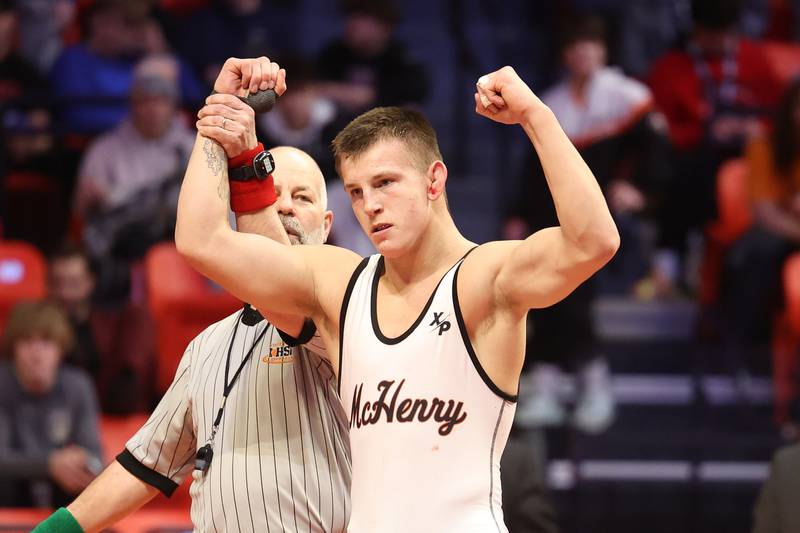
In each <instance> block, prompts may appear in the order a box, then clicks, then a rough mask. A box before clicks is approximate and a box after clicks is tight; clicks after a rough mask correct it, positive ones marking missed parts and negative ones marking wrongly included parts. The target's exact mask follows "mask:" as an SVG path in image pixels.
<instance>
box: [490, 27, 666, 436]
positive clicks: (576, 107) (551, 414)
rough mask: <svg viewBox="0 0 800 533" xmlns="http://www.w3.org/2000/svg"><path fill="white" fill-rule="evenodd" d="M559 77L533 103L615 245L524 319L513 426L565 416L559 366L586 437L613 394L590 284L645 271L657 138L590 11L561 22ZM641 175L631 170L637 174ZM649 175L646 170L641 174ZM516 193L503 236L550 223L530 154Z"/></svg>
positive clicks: (635, 88)
mask: <svg viewBox="0 0 800 533" xmlns="http://www.w3.org/2000/svg"><path fill="white" fill-rule="evenodd" d="M562 42H563V44H562V61H563V64H564V66H565V70H566V75H565V77H564V79H563V80H562V81H561V82H559V83H557V84H556V85H555V86H554V87H552V88H550V89H549V90H548V91H546V92H545V93H544V95H543V97H542V100H543V101H544V103H545V104H546V105H547V106H548V107H549V108H550V109H551V110H552V111H553V113H554V114H555V116H556V118H557V119H558V121H559V123H560V124H562V125H563V128H564V131H565V133H566V134H567V135H568V137H569V138H570V140H571V141H572V143H573V144H574V145H575V146H576V147H577V148H578V149H579V151H580V154H581V156H582V157H583V158H584V160H585V161H586V163H587V165H588V166H589V168H590V169H591V170H592V172H593V173H594V175H595V176H596V177H597V180H598V182H599V184H600V186H601V187H602V188H603V191H604V193H605V195H606V198H607V201H608V204H609V207H610V208H611V212H612V214H613V215H614V218H615V220H616V223H617V227H618V228H619V230H620V233H621V235H622V242H623V243H624V244H623V246H622V248H621V250H620V253H618V254H617V256H616V257H615V258H614V259H613V260H612V261H611V263H609V265H608V267H607V268H606V269H605V271H604V272H602V278H601V277H600V276H598V279H597V280H594V279H592V280H589V281H587V282H585V283H583V284H582V285H580V286H579V287H578V288H577V289H576V290H575V291H574V292H573V293H572V294H570V295H569V296H567V297H566V298H565V299H564V300H562V301H561V302H559V303H557V304H555V305H553V306H551V307H547V308H543V309H535V310H533V311H531V312H530V314H529V332H530V339H529V342H528V346H527V356H526V358H525V367H526V370H527V375H526V377H525V379H524V380H523V381H524V383H525V384H527V387H525V386H523V389H522V390H523V391H524V394H523V395H522V397H521V398H520V405H519V408H518V410H517V416H516V422H517V423H518V424H520V425H521V426H523V427H536V426H539V427H541V426H556V425H561V424H563V423H564V422H566V420H567V412H566V410H565V408H564V406H563V404H562V402H561V401H560V399H559V394H558V389H559V382H560V373H561V370H562V369H570V370H574V371H575V372H577V373H578V374H579V382H580V386H581V395H580V398H579V400H578V403H577V406H576V408H575V411H574V413H573V415H572V422H573V423H574V424H575V425H576V427H578V428H580V429H582V430H584V431H587V432H591V433H597V432H601V431H603V430H605V429H606V428H607V427H608V426H609V425H610V424H611V422H612V421H613V417H614V410H615V409H614V398H613V394H612V392H611V383H610V376H609V369H608V364H607V362H606V360H605V358H604V357H603V356H602V355H600V354H598V353H596V348H595V333H594V322H593V319H592V315H591V303H592V301H593V300H594V298H595V293H596V292H597V289H598V285H601V283H602V282H604V281H605V282H606V283H605V284H604V287H603V288H604V289H605V290H606V291H607V292H613V291H616V292H620V293H623V294H625V293H629V292H631V291H632V289H633V286H634V284H635V282H636V281H637V280H638V279H639V278H640V277H643V276H644V274H645V273H646V270H647V269H646V267H645V266H644V265H645V262H646V259H645V257H644V252H643V248H644V247H643V244H642V243H641V238H640V237H639V234H640V233H641V232H642V230H641V225H642V220H641V212H642V211H643V209H644V207H645V205H646V202H647V200H646V196H645V192H644V191H643V189H644V187H643V186H642V185H641V182H643V181H645V180H643V179H642V178H641V176H642V175H648V174H650V175H652V174H657V172H658V169H657V168H656V169H655V171H653V167H658V165H655V164H653V163H651V162H650V159H651V157H652V156H651V155H650V154H651V153H656V152H657V150H656V149H655V147H656V145H657V144H658V142H657V136H656V134H655V133H654V131H653V127H652V125H651V112H652V97H651V95H650V91H649V90H648V89H647V87H646V86H644V85H643V84H641V83H639V82H638V81H636V80H634V79H631V78H628V77H626V76H625V75H624V74H622V73H621V72H620V71H619V70H617V69H615V68H613V67H610V66H608V65H607V63H606V61H607V48H606V44H605V26H604V24H603V22H602V20H601V19H599V18H597V17H594V16H591V15H581V16H575V17H570V19H569V26H568V27H567V28H566V31H565V32H564V35H563V38H562ZM639 169H641V170H639ZM649 171H652V172H649ZM520 183H521V190H520V191H518V193H517V194H515V195H514V205H513V206H512V208H511V212H510V213H509V215H510V216H509V217H508V219H507V220H506V222H505V226H504V237H505V238H506V239H522V238H524V237H525V236H526V235H528V234H530V232H531V231H536V230H538V229H541V228H545V227H549V226H552V225H555V224H556V223H557V217H556V209H555V207H554V204H553V201H552V197H551V195H550V192H549V190H548V187H547V181H546V180H545V176H544V172H543V170H542V166H541V163H540V162H539V158H538V157H537V156H536V154H531V155H530V156H529V157H528V159H527V162H526V164H525V165H524V167H523V176H522V179H521V182H520Z"/></svg>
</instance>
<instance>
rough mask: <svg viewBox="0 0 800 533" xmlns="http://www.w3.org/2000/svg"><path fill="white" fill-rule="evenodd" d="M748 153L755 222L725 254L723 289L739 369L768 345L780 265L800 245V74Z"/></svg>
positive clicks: (727, 332)
mask: <svg viewBox="0 0 800 533" xmlns="http://www.w3.org/2000/svg"><path fill="white" fill-rule="evenodd" d="M745 157H746V161H747V164H748V166H749V170H750V172H749V179H750V197H751V201H752V205H753V215H754V223H753V225H752V226H751V227H750V229H749V230H747V231H746V232H745V233H744V235H742V236H741V237H739V239H738V240H737V241H736V242H734V243H733V245H732V246H731V248H730V250H729V251H728V252H727V254H726V256H725V261H724V266H723V274H722V287H721V289H722V290H721V295H720V296H721V299H722V305H721V306H720V307H721V309H722V313H723V317H724V318H725V328H724V330H723V335H724V340H725V347H726V357H727V358H728V362H729V364H731V365H733V368H731V370H732V371H734V372H737V373H741V372H743V371H745V372H746V371H747V370H748V369H749V368H751V367H752V366H753V364H754V363H757V362H758V359H761V357H763V356H761V355H758V354H764V353H765V350H767V349H768V348H767V347H768V346H769V341H770V338H771V332H772V323H773V318H774V315H775V313H776V312H777V311H778V310H779V308H780V306H781V275H780V273H781V268H782V266H783V263H784V261H785V259H786V258H787V256H788V255H789V254H790V253H791V252H793V251H796V250H798V249H800V80H796V81H795V82H794V83H792V84H791V85H790V86H789V88H788V89H787V91H786V93H785V95H784V97H783V101H782V103H781V104H780V106H779V107H778V110H777V112H776V113H775V119H774V125H773V130H772V133H771V135H767V136H762V137H759V138H756V139H754V140H753V141H752V142H751V143H750V144H749V145H748V147H747V149H746V151H745ZM757 347H761V348H762V349H761V350H756V348H757Z"/></svg>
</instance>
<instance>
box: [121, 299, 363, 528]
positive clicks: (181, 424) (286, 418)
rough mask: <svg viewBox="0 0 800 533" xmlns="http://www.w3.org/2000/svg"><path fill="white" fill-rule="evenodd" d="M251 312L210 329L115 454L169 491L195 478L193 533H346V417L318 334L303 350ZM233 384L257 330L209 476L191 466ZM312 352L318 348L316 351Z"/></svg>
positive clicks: (217, 441)
mask: <svg viewBox="0 0 800 533" xmlns="http://www.w3.org/2000/svg"><path fill="white" fill-rule="evenodd" d="M260 318H261V317H260V315H258V314H257V313H256V312H255V311H251V310H249V309H245V311H243V312H238V313H236V314H234V315H231V316H229V317H227V318H225V319H224V320H222V321H220V322H217V323H215V324H213V325H211V326H210V327H208V328H207V329H206V330H205V331H203V333H201V334H200V335H198V336H197V337H196V338H195V339H194V340H193V341H192V343H191V344H190V345H189V347H188V348H187V349H186V352H185V353H184V355H183V358H182V359H181V362H180V364H179V366H178V370H177V372H176V375H175V380H174V381H173V383H172V385H171V386H170V388H169V390H167V392H166V394H165V395H164V398H163V399H162V400H161V402H160V403H159V405H158V407H157V408H156V410H155V411H154V412H153V414H152V415H151V416H150V419H149V420H148V421H147V423H146V424H145V425H144V426H143V427H142V428H141V429H140V430H139V432H138V433H136V435H134V436H133V438H131V440H130V441H128V443H127V445H126V449H125V450H124V451H123V452H122V453H121V454H120V455H119V456H118V457H117V460H118V461H119V462H120V464H122V466H124V467H125V468H126V469H127V470H128V471H129V472H131V473H132V474H134V475H136V476H137V477H139V478H140V479H142V480H143V481H145V482H147V483H149V484H151V485H153V486H155V487H157V488H159V489H160V490H161V491H162V492H164V493H166V494H171V493H172V491H173V490H174V489H175V488H176V487H177V486H178V484H180V483H181V481H182V480H183V479H184V477H186V476H187V475H188V474H191V475H192V485H191V488H190V494H191V498H192V510H191V518H192V523H193V524H194V527H195V531H203V532H206V531H214V532H217V531H253V532H259V533H260V532H284V531H288V532H295V531H297V532H301V531H308V532H343V531H345V530H346V526H347V521H348V517H349V513H350V497H349V488H350V451H349V445H348V439H347V422H346V416H345V413H344V411H343V410H342V407H341V403H340V400H339V397H338V394H337V392H336V380H335V378H334V375H333V372H332V370H331V367H330V365H329V364H328V363H327V361H326V360H324V359H322V358H321V357H320V356H319V355H318V353H323V354H324V348H323V346H322V341H321V340H320V338H319V336H318V335H317V334H314V336H313V337H312V338H311V339H310V340H309V341H308V343H307V344H304V345H303V346H301V347H299V348H298V347H291V346H290V344H295V342H294V341H295V339H291V338H289V337H288V336H284V337H285V339H284V337H282V336H281V333H280V332H279V331H278V330H276V329H275V328H274V327H273V326H272V325H271V324H268V323H267V322H266V321H265V320H263V319H262V320H260V321H258V323H256V324H254V325H248V323H249V324H253V323H254V322H255V321H257V320H259V319H260ZM236 321H239V325H238V329H237V331H236V336H235V339H234V341H233V349H232V352H231V361H230V370H229V380H230V379H232V378H233V375H234V374H235V372H236V369H238V368H239V364H240V363H241V361H242V360H243V358H244V356H245V355H246V354H247V352H248V350H249V349H250V347H251V346H252V345H253V343H254V341H255V340H256V338H257V337H258V335H259V334H260V333H261V332H262V331H263V330H264V329H265V328H267V331H266V333H265V334H264V336H263V337H262V339H261V340H260V341H259V342H258V343H257V346H256V348H255V350H254V351H253V354H252V355H251V359H250V361H249V363H247V364H246V365H245V367H244V369H243V370H242V373H241V375H240V376H239V379H238V381H237V382H236V384H235V385H234V387H233V389H232V390H231V392H230V395H229V397H228V401H227V404H226V406H225V410H224V415H223V418H222V421H221V423H220V426H219V430H218V431H217V434H216V437H215V439H214V458H213V460H212V462H211V466H210V468H209V469H208V471H207V472H205V473H202V472H200V471H197V470H194V457H195V454H196V452H197V449H198V448H200V447H201V446H203V445H204V444H205V443H206V441H207V440H208V437H209V435H210V432H211V425H212V423H213V420H214V417H215V416H216V413H217V410H218V408H219V406H220V404H221V402H222V397H223V387H224V383H223V382H224V381H225V359H226V356H227V352H228V348H229V345H230V342H231V337H232V335H233V330H234V325H235V324H236ZM315 352H316V353H315Z"/></svg>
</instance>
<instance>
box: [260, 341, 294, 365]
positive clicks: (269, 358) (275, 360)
mask: <svg viewBox="0 0 800 533" xmlns="http://www.w3.org/2000/svg"><path fill="white" fill-rule="evenodd" d="M261 361H262V362H264V363H267V364H270V365H283V364H286V363H292V362H294V353H293V351H292V347H291V346H287V345H286V343H283V342H279V343H277V344H273V345H272V346H270V347H269V353H268V354H266V355H265V356H264V357H262V358H261Z"/></svg>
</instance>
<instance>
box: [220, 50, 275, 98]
mask: <svg viewBox="0 0 800 533" xmlns="http://www.w3.org/2000/svg"><path fill="white" fill-rule="evenodd" d="M268 89H274V90H275V93H276V94H277V95H278V96H280V95H282V94H283V93H284V92H285V91H286V71H285V70H284V69H282V68H280V66H279V65H278V64H277V63H274V62H271V61H270V60H269V58H267V57H264V56H261V57H258V58H255V59H239V58H236V57H230V58H228V59H227V60H226V61H225V64H224V65H222V70H220V73H219V75H218V76H217V80H216V81H215V82H214V91H216V92H218V93H223V94H235V95H236V96H247V95H248V94H250V93H256V92H258V91H266V90H268Z"/></svg>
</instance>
